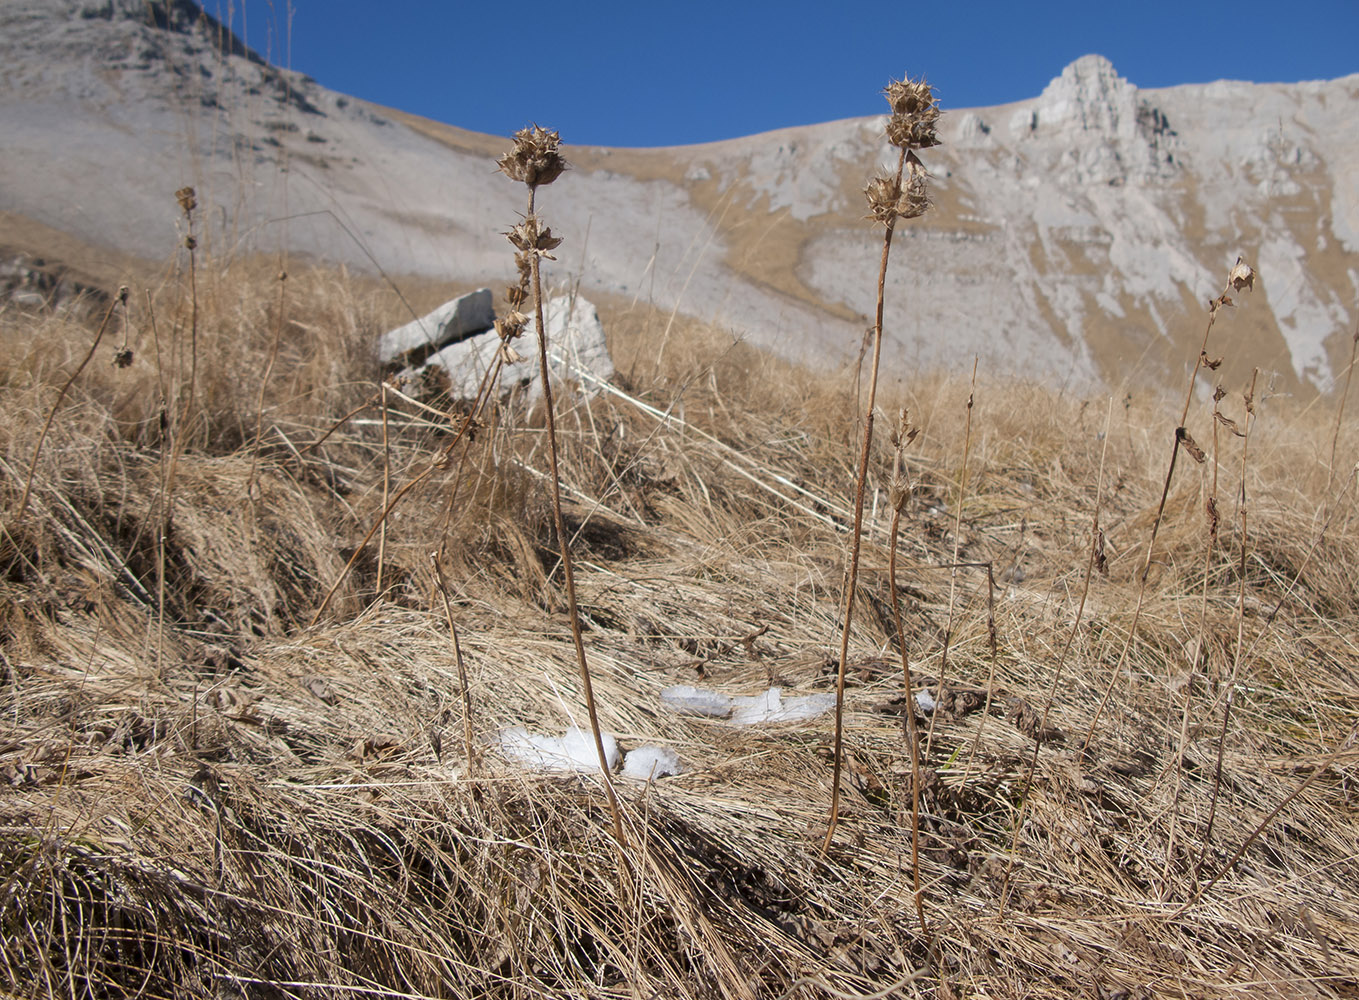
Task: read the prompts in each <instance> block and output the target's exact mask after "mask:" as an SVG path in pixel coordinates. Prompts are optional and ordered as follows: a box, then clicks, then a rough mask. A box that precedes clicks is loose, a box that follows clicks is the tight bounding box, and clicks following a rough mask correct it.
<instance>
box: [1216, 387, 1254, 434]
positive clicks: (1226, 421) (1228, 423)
mask: <svg viewBox="0 0 1359 1000" xmlns="http://www.w3.org/2000/svg"><path fill="white" fill-rule="evenodd" d="M1223 395H1226V394H1225V393H1224V394H1223ZM1213 416H1214V417H1216V418H1217V422H1218V423H1220V424H1221V425H1222V426H1223V427H1225V428H1227V430H1229V431H1231V432H1232V433H1233V434H1235V435H1236V436H1237V437H1239V438H1243V437H1245V436H1246V432H1245V431H1243V430H1242V429H1241V428H1240V427H1238V426H1237V424H1236V421H1235V420H1233V419H1232V418H1231V417H1224V416H1223V415H1222V414H1221V413H1218V412H1217V411H1214V412H1213Z"/></svg>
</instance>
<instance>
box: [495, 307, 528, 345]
mask: <svg viewBox="0 0 1359 1000" xmlns="http://www.w3.org/2000/svg"><path fill="white" fill-rule="evenodd" d="M527 323H528V317H527V316H525V315H524V314H523V313H521V312H520V311H519V310H517V309H511V310H510V311H509V312H508V313H506V314H505V315H504V316H501V317H500V318H499V319H497V320H496V321H495V332H496V335H497V336H498V337H500V339H501V341H502V342H504V341H510V340H514V339H515V338H516V337H518V336H519V335H520V334H522V333H523V332H524V327H525V325H526V324H527Z"/></svg>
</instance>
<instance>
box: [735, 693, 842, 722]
mask: <svg viewBox="0 0 1359 1000" xmlns="http://www.w3.org/2000/svg"><path fill="white" fill-rule="evenodd" d="M731 701H732V711H731V722H732V725H736V726H755V725H759V724H761V723H765V722H797V721H800V720H802V719H814V718H816V717H817V716H818V715H824V714H825V713H826V712H829V711H830V710H831V709H833V708H834V707H835V695H834V694H831V693H829V692H827V693H822V694H809V695H804V696H802V697H795V698H787V699H785V698H784V697H783V689H782V688H777V687H771V688H770V689H769V690H768V691H766V692H764V693H763V694H757V695H755V696H753V697H750V698H733V699H732V700H731Z"/></svg>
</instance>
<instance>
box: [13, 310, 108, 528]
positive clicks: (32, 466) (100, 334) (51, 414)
mask: <svg viewBox="0 0 1359 1000" xmlns="http://www.w3.org/2000/svg"><path fill="white" fill-rule="evenodd" d="M120 302H121V303H122V304H123V305H126V304H127V289H126V288H123V289H120V290H119V293H118V295H117V296H116V297H115V298H114V299H113V301H112V302H110V303H109V307H108V309H107V310H105V312H104V318H103V319H102V320H101V321H100V323H99V329H98V330H97V331H95V334H94V340H92V341H91V342H90V349H89V350H88V351H86V352H85V357H83V358H82V359H81V361H80V364H78V365H76V370H75V371H73V372H71V375H70V377H69V378H68V379H67V380H66V382H65V383H64V384H63V385H62V387H61V391H60V392H58V393H57V398H56V401H55V402H54V403H53V404H52V408H51V409H50V410H48V411H47V419H46V420H44V421H43V425H42V431H41V432H39V434H38V443H37V444H35V445H34V446H33V458H32V459H31V460H30V461H29V463H28V478H27V479H25V480H24V492H23V494H22V495H21V496H20V497H19V510H18V512H17V513H16V514H15V516H14V524H15V526H16V527H17V526H18V524H19V522H20V521H22V520H23V519H24V514H25V513H26V512H27V510H28V498H29V495H30V494H31V493H32V492H33V477H34V475H36V474H37V471H38V456H39V455H41V454H42V446H43V443H44V442H45V441H46V440H47V434H48V432H49V431H50V430H51V429H52V421H53V420H55V419H56V416H57V410H59V409H60V408H61V403H62V401H63V400H64V399H65V398H66V394H67V393H68V392H70V391H71V386H73V385H74V384H75V380H76V379H78V378H80V373H81V372H83V371H84V370H85V368H86V366H87V365H89V363H90V359H91V358H93V357H94V352H95V351H96V350H98V349H99V342H100V341H101V340H103V339H104V331H105V330H107V329H108V325H109V320H110V319H112V318H113V310H114V309H115V308H117V306H118V304H119V303H120Z"/></svg>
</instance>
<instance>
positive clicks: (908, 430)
mask: <svg viewBox="0 0 1359 1000" xmlns="http://www.w3.org/2000/svg"><path fill="white" fill-rule="evenodd" d="M919 433H920V428H919V427H917V426H915V424H913V423H911V411H910V410H908V409H906V408H905V407H904V406H903V407H902V408H901V409H900V410H898V411H897V422H896V426H895V427H893V428H892V431H891V435H890V437H891V441H892V447H893V448H895V449H896V450H897V451H901V450H902V449H903V448H905V447H906V446H907V445H908V444H910V443H911V442H912V441H914V440H915V438H916V435H917V434H919Z"/></svg>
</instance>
